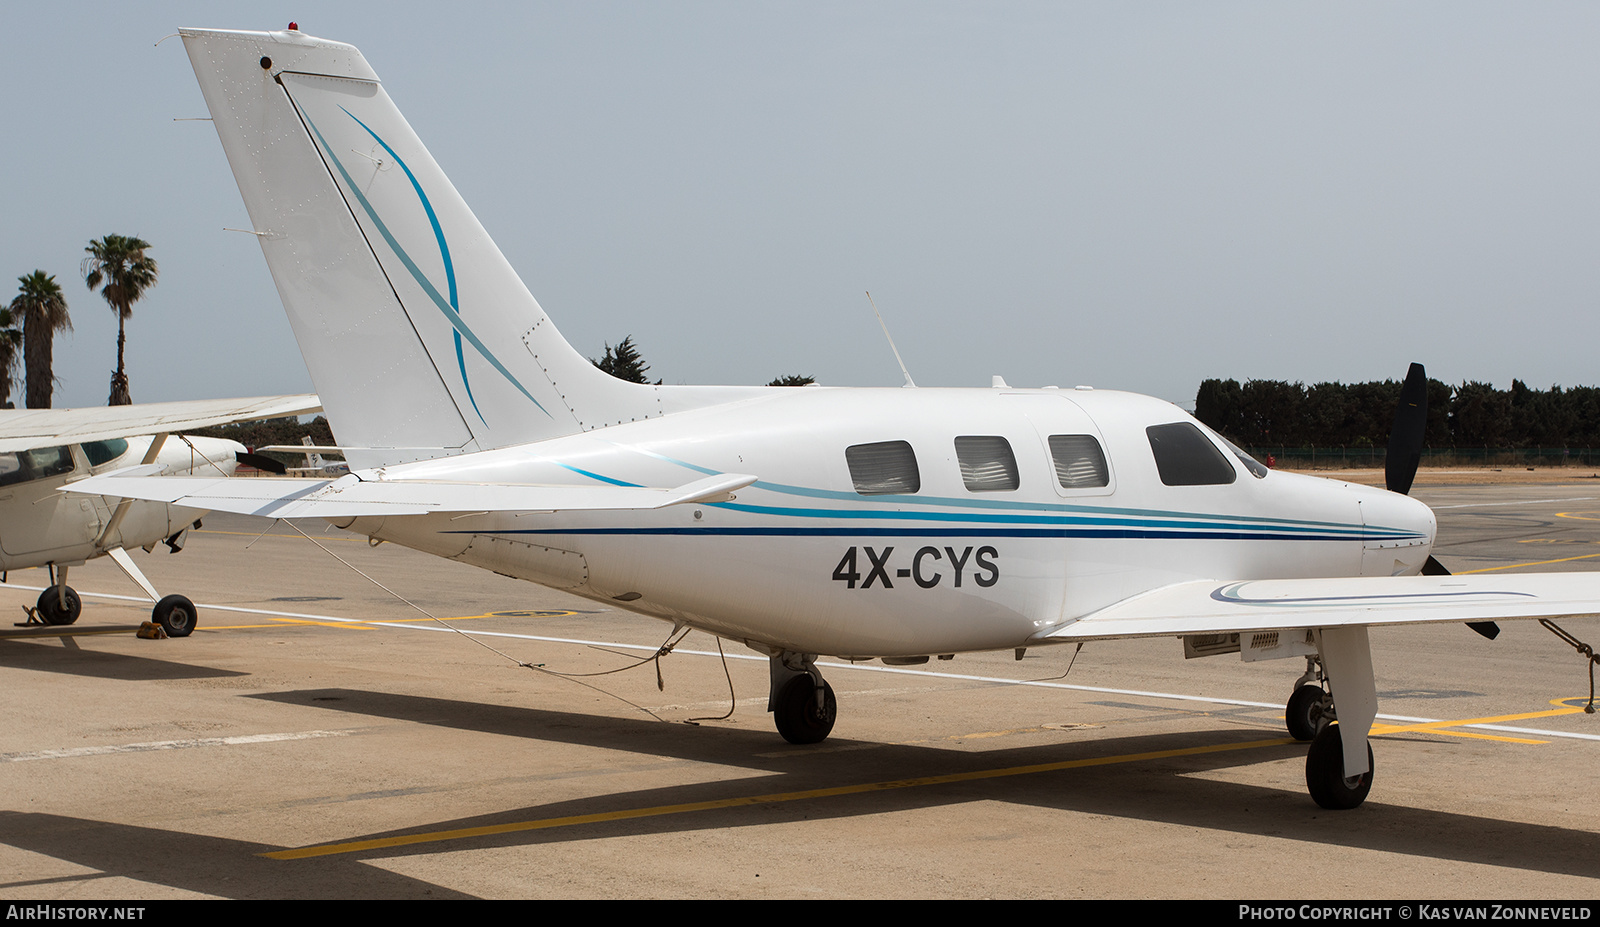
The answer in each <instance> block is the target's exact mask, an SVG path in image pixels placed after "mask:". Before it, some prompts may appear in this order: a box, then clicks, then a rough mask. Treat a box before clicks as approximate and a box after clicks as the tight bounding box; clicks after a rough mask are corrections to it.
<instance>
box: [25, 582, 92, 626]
mask: <svg viewBox="0 0 1600 927" xmlns="http://www.w3.org/2000/svg"><path fill="white" fill-rule="evenodd" d="M35 607H36V610H37V614H38V616H39V620H40V621H43V622H44V623H45V624H58V625H59V624H71V623H73V622H74V621H77V620H78V616H79V615H80V614H82V613H83V600H82V599H80V598H78V593H77V592H76V591H75V590H74V589H73V588H72V587H71V586H68V585H67V584H66V583H57V584H56V585H54V586H51V587H50V588H48V589H46V590H45V591H43V592H41V593H39V601H38V603H37V604H36V606H35Z"/></svg>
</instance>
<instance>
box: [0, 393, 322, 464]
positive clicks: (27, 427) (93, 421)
mask: <svg viewBox="0 0 1600 927" xmlns="http://www.w3.org/2000/svg"><path fill="white" fill-rule="evenodd" d="M321 411H322V403H321V401H320V400H319V399H318V398H317V397H316V395H314V394H311V393H307V394H303V395H299V396H258V397H256V398H254V399H194V400H186V401H183V402H149V403H142V404H140V405H132V406H90V407H88V408H83V409H16V410H12V409H6V410H3V411H0V452H5V451H26V450H30V449H32V448H36V447H58V446H60V445H63V444H82V443H83V442H85V441H104V440H106V439H107V438H127V437H132V436H133V435H150V434H173V433H176V432H183V431H193V430H194V429H196V428H209V427H211V426H212V425H226V424H228V423H230V422H248V421H254V420H256V419H263V418H284V417H286V416H290V415H311V414H312V413H315V412H321Z"/></svg>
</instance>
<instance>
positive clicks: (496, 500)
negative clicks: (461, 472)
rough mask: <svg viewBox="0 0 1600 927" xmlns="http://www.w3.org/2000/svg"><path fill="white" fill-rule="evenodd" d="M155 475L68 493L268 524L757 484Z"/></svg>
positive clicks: (545, 507)
mask: <svg viewBox="0 0 1600 927" xmlns="http://www.w3.org/2000/svg"><path fill="white" fill-rule="evenodd" d="M152 470H154V468H153V467H130V468H128V469H125V470H119V471H116V472H115V473H107V474H104V475H102V476H93V477H90V478H88V479H86V480H80V481H78V482H76V483H71V484H68V485H67V486H66V487H65V489H66V490H67V491H68V492H81V493H88V494H90V495H96V496H113V497H120V498H123V499H144V500H148V501H152V502H170V503H175V504H178V505H182V506H185V507H188V508H196V509H207V510H210V511H213V512H235V513H238V514H241V515H261V516H265V517H267V518H350V517H352V516H361V515H424V514H427V513H429V512H555V511H576V510H588V511H595V510H604V509H658V508H663V507H665V506H668V505H680V504H683V503H689V502H719V501H723V500H725V499H727V498H730V495H729V494H730V493H732V492H733V491H734V490H735V489H743V488H744V487H746V486H749V485H750V484H751V483H754V482H755V481H756V478H755V477H753V476H748V475H745V474H739V473H719V474H716V475H714V476H708V477H705V478H703V479H699V480H695V481H694V482H692V483H685V484H684V485H682V486H677V487H673V488H654V487H648V486H541V485H532V484H522V483H449V482H432V481H423V480H363V479H361V478H360V477H359V476H356V475H350V476H344V477H340V478H339V479H337V480H302V479H270V478H260V479H212V478H209V477H156V476H147V475H143V474H147V473H149V472H151V471H152Z"/></svg>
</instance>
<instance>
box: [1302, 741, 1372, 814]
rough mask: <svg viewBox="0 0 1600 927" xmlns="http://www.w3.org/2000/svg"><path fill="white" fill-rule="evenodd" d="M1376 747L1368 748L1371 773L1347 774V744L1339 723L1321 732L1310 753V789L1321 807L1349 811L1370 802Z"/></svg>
mask: <svg viewBox="0 0 1600 927" xmlns="http://www.w3.org/2000/svg"><path fill="white" fill-rule="evenodd" d="M1375 768H1376V767H1374V766H1373V765H1372V745H1371V744H1368V745H1367V771H1366V772H1364V773H1362V774H1361V775H1359V776H1346V775H1345V774H1344V744H1343V743H1342V742H1341V740H1340V737H1339V723H1338V722H1337V721H1335V722H1334V723H1332V724H1329V725H1327V726H1326V727H1324V728H1323V729H1322V730H1320V731H1318V732H1317V736H1316V739H1314V740H1312V741H1311V749H1310V750H1307V751H1306V788H1307V789H1309V790H1310V791H1311V798H1312V799H1313V800H1314V801H1316V803H1317V804H1319V805H1321V806H1322V807H1324V808H1327V809H1328V810H1330V811H1346V810H1349V809H1350V808H1354V807H1356V806H1358V805H1360V804H1361V803H1362V802H1364V801H1366V800H1367V793H1368V792H1370V791H1371V790H1372V772H1373V770H1374V769H1375Z"/></svg>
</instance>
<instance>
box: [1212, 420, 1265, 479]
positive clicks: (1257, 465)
mask: <svg viewBox="0 0 1600 927" xmlns="http://www.w3.org/2000/svg"><path fill="white" fill-rule="evenodd" d="M1212 434H1214V435H1216V436H1217V440H1218V441H1221V442H1222V443H1223V444H1226V445H1227V446H1228V450H1230V451H1233V456H1235V457H1237V458H1239V462H1240V463H1242V464H1244V468H1245V469H1246V470H1249V471H1250V475H1251V476H1253V477H1255V478H1256V479H1258V480H1260V479H1265V478H1266V476H1267V474H1268V473H1271V472H1272V471H1271V470H1270V469H1268V467H1267V465H1266V464H1264V463H1262V462H1261V461H1259V460H1257V459H1255V458H1254V457H1251V456H1250V455H1249V454H1247V453H1245V450H1244V448H1242V447H1240V446H1239V445H1237V444H1234V443H1233V442H1232V441H1229V440H1228V439H1227V438H1224V437H1223V436H1222V435H1218V434H1217V433H1216V432H1214V431H1213V432H1212Z"/></svg>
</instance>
